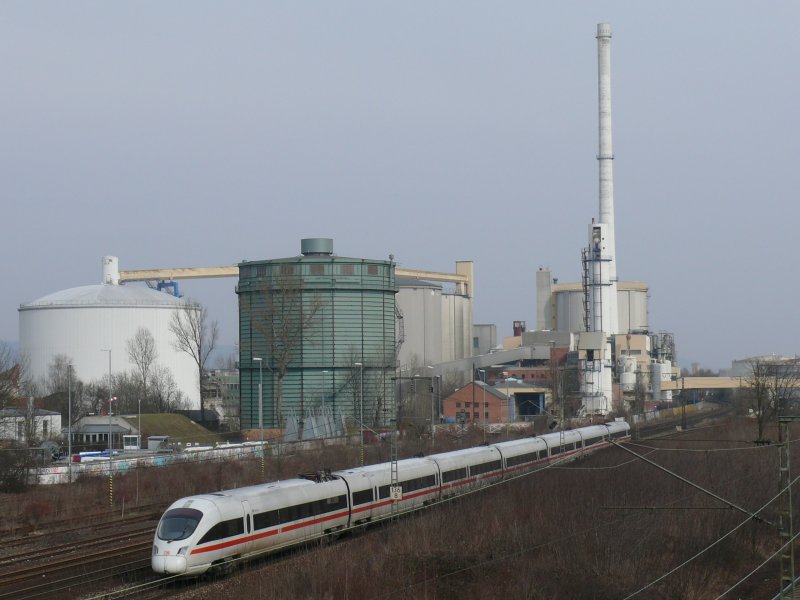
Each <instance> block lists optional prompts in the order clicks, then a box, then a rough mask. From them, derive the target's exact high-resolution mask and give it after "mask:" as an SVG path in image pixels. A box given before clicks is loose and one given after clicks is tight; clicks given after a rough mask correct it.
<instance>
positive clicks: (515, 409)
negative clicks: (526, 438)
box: [442, 381, 550, 424]
mask: <svg viewBox="0 0 800 600" xmlns="http://www.w3.org/2000/svg"><path fill="white" fill-rule="evenodd" d="M504 392H505V393H504ZM549 395H550V390H549V389H547V388H545V387H541V386H537V385H530V384H527V383H523V382H519V381H515V382H513V383H499V382H498V387H492V386H490V385H485V384H484V383H483V382H482V381H474V382H472V383H468V384H467V385H465V386H464V387H462V388H461V389H459V390H456V391H455V392H453V393H452V394H451V395H450V396H448V397H447V398H445V399H444V400H443V402H442V404H443V411H444V421H445V423H460V422H461V421H462V420H463V422H464V423H465V424H472V423H476V424H480V423H483V422H484V418H485V420H486V423H514V422H517V421H525V420H528V419H529V418H531V417H534V416H536V415H539V414H541V412H542V410H543V409H544V407H545V404H546V402H547V398H548V397H549Z"/></svg>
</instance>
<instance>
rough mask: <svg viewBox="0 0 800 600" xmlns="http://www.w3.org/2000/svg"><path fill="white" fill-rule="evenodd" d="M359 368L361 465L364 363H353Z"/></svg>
mask: <svg viewBox="0 0 800 600" xmlns="http://www.w3.org/2000/svg"><path fill="white" fill-rule="evenodd" d="M353 364H354V365H355V366H357V367H358V368H359V373H360V377H359V385H358V414H359V417H358V424H359V431H360V434H361V466H362V467H363V466H364V363H360V362H357V363H353Z"/></svg>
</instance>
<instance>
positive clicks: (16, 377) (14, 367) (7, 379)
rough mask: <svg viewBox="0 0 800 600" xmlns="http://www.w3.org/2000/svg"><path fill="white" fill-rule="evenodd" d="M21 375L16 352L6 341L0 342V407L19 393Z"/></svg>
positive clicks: (6, 404)
mask: <svg viewBox="0 0 800 600" xmlns="http://www.w3.org/2000/svg"><path fill="white" fill-rule="evenodd" d="M20 375H21V370H20V365H19V363H18V361H17V355H16V352H14V350H13V349H12V348H11V346H9V345H8V344H6V343H5V342H0V409H3V408H5V407H6V406H8V405H9V404H10V403H11V402H12V401H13V400H14V399H15V398H16V397H17V396H18V395H19V387H20Z"/></svg>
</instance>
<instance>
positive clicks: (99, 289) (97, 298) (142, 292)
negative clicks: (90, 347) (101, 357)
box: [19, 283, 185, 310]
mask: <svg viewBox="0 0 800 600" xmlns="http://www.w3.org/2000/svg"><path fill="white" fill-rule="evenodd" d="M183 304H185V302H184V301H183V300H181V299H180V298H176V297H175V296H173V295H171V294H167V293H166V292H158V291H156V290H151V289H150V288H147V287H143V286H140V285H113V284H108V283H100V284H97V285H82V286H79V287H74V288H69V289H66V290H61V291H60V292H54V293H52V294H48V295H47V296H42V297H41V298H39V299H37V300H34V301H33V302H28V303H26V304H21V305H20V307H19V309H20V310H26V309H34V308H55V307H63V306H81V307H99V306H105V307H115V308H116V307H122V306H131V307H133V306H135V307H142V306H158V307H174V306H181V305H183Z"/></svg>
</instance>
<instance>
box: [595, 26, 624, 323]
mask: <svg viewBox="0 0 800 600" xmlns="http://www.w3.org/2000/svg"><path fill="white" fill-rule="evenodd" d="M597 107H598V125H599V131H598V153H597V164H598V167H599V175H600V180H599V193H600V213H599V219H598V220H599V222H600V223H602V224H605V225H606V228H605V229H606V231H605V244H604V245H605V252H604V253H605V254H606V256H607V257H608V280H609V283H610V290H609V294H608V295H609V303H608V319H607V320H606V319H604V323H603V325H604V327H603V330H604V331H606V332H607V333H612V334H613V333H620V332H619V331H617V330H618V329H619V323H618V320H619V315H618V313H617V246H616V241H615V240H616V238H615V234H614V149H613V144H612V136H611V26H610V25H609V24H608V23H599V24H598V25H597ZM604 312H605V311H604ZM625 333H627V332H625Z"/></svg>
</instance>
